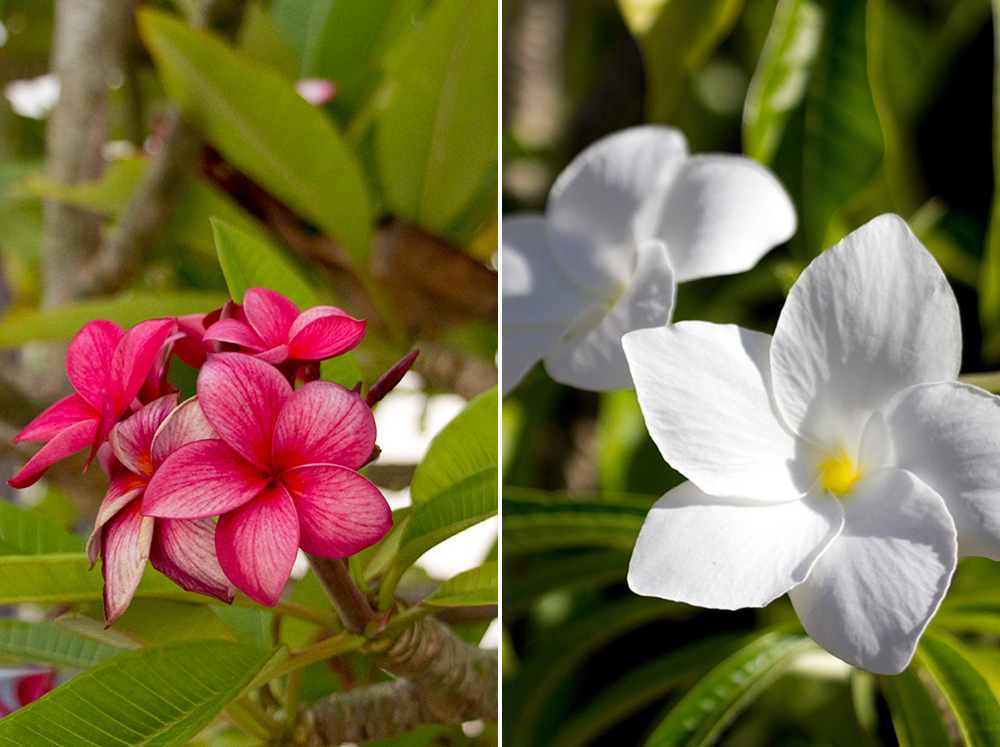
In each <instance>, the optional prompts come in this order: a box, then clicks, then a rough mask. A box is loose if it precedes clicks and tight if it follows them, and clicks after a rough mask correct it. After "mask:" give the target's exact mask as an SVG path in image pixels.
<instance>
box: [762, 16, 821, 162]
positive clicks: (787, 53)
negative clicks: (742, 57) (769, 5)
mask: <svg viewBox="0 0 1000 747" xmlns="http://www.w3.org/2000/svg"><path fill="white" fill-rule="evenodd" d="M822 33H823V10H822V8H820V6H819V5H817V4H816V3H815V2H813V1H812V0H779V2H778V6H777V8H776V9H775V11H774V21H773V22H772V24H771V30H770V31H769V32H768V35H767V41H766V42H765V44H764V50H763V51H762V52H761V55H760V60H759V61H758V63H757V70H756V71H755V72H754V75H753V79H752V80H751V81H750V89H749V91H747V98H746V104H745V107H744V110H743V152H744V153H746V154H747V155H748V156H750V157H751V158H756V159H757V160H758V161H760V162H761V163H764V164H770V163H771V161H772V159H773V158H774V154H775V152H776V151H777V150H778V145H779V143H780V142H781V136H782V135H783V134H784V130H785V123H786V122H787V121H788V117H789V114H790V113H791V112H792V110H793V109H796V108H797V107H798V106H799V105H800V104H801V103H802V101H803V99H804V98H805V94H806V88H807V86H808V83H809V73H810V71H811V70H812V64H813V62H814V61H815V59H816V54H817V53H818V52H819V47H820V43H821V41H822Z"/></svg>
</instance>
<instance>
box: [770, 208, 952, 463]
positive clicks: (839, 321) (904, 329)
mask: <svg viewBox="0 0 1000 747" xmlns="http://www.w3.org/2000/svg"><path fill="white" fill-rule="evenodd" d="M961 346H962V336H961V327H960V323H959V317H958V305H957V304H956V302H955V295H954V293H952V290H951V287H950V286H949V285H948V281H947V280H946V279H945V276H944V273H943V272H941V268H940V267H938V265H937V262H935V261H934V258H933V257H931V255H930V253H929V252H928V251H927V250H926V249H924V247H923V246H922V245H921V244H920V242H919V241H917V239H916V237H915V236H914V235H913V233H912V232H911V231H910V229H909V227H907V225H906V223H904V222H903V221H902V219H900V218H899V217H897V216H895V215H883V216H880V217H878V218H875V219H874V220H872V221H871V222H869V223H867V224H865V225H864V226H862V227H861V228H859V229H857V230H856V231H854V232H853V233H851V234H850V235H849V236H847V238H845V239H844V240H843V241H841V242H840V243H839V244H837V245H836V246H834V247H832V248H830V249H827V250H826V251H825V252H823V254H821V255H820V256H819V257H817V258H816V259H815V260H813V262H812V263H811V264H810V265H809V267H807V268H806V269H805V271H804V272H803V273H802V275H801V276H800V277H799V279H798V281H797V282H796V283H795V285H794V286H793V287H792V290H791V292H790V293H789V294H788V300H787V301H786V302H785V308H784V309H783V310H782V312H781V316H780V317H779V318H778V324H777V326H776V327H775V332H774V342H773V343H772V345H771V371H772V373H773V375H774V398H775V401H776V402H777V404H778V409H779V410H780V411H781V414H782V415H783V416H784V418H785V421H786V422H787V423H788V424H789V425H790V426H791V427H792V429H793V430H795V431H796V432H797V433H799V434H800V435H801V436H803V437H804V438H807V439H810V440H812V441H814V442H815V443H816V444H817V445H818V446H822V447H824V448H828V449H833V450H837V449H840V448H848V447H853V446H855V445H856V444H857V443H858V442H859V439H860V437H861V431H862V429H863V428H864V424H865V422H866V421H867V420H868V417H869V416H870V415H871V413H873V412H874V411H875V410H877V409H878V408H879V407H880V406H881V405H882V404H883V403H884V402H885V401H886V400H887V399H888V398H889V397H891V396H893V395H894V394H896V393H897V392H900V391H902V390H903V389H905V388H906V387H908V386H910V385H912V384H919V383H923V382H928V381H946V380H950V379H954V378H955V377H956V376H957V375H958V369H959V363H960V358H961Z"/></svg>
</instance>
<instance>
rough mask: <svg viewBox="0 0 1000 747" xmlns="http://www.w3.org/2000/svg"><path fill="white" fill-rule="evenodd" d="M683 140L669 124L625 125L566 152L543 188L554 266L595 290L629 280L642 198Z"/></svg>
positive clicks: (676, 156)
mask: <svg viewBox="0 0 1000 747" xmlns="http://www.w3.org/2000/svg"><path fill="white" fill-rule="evenodd" d="M686 156H687V142H686V141H685V140H684V136H683V135H682V134H681V133H680V131H678V130H675V129H672V128H669V127H657V126H644V127H632V128H630V129H627V130H622V131H621V132H616V133H614V134H613V135H609V136H608V137H604V138H601V139H600V140H598V141H597V142H595V143H593V144H592V145H591V146H590V147H588V148H587V149H586V150H584V151H583V152H582V153H580V155H578V156H577V157H576V158H574V159H573V161H572V163H570V165H569V166H567V167H566V169H565V171H563V172H562V173H561V174H560V175H559V178H558V179H556V182H555V184H554V185H553V186H552V190H551V191H550V192H549V201H548V205H547V206H546V210H545V214H546V217H547V218H548V225H549V243H550V245H551V246H552V251H553V254H554V255H555V258H556V261H557V262H558V263H559V266H560V267H562V268H563V270H564V271H565V272H566V274H567V275H569V276H570V277H571V278H572V279H573V281H574V282H575V283H577V284H578V285H579V286H580V287H582V288H587V289H588V290H590V291H592V292H594V293H597V294H598V295H601V296H606V295H608V294H613V293H616V292H617V291H618V290H620V289H621V287H622V286H623V285H624V284H625V282H626V281H627V280H628V276H629V272H630V270H631V269H632V263H633V254H634V252H635V248H636V239H635V233H634V227H633V224H634V222H635V218H636V215H637V213H638V211H639V209H640V207H641V205H642V203H643V201H644V200H645V199H646V198H647V197H649V195H650V194H652V193H653V191H654V189H655V188H656V186H657V185H658V184H660V183H665V182H667V181H669V180H670V179H671V178H672V176H673V173H674V172H675V171H676V169H677V168H678V167H679V166H680V164H681V163H682V162H683V161H684V158H685V157H686Z"/></svg>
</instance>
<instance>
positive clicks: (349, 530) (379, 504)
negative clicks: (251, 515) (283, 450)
mask: <svg viewBox="0 0 1000 747" xmlns="http://www.w3.org/2000/svg"><path fill="white" fill-rule="evenodd" d="M281 482H282V483H283V484H284V486H285V487H286V488H287V489H288V492H289V493H290V494H291V496H292V498H293V499H294V500H295V510H296V511H297V512H298V515H299V533H300V537H299V545H300V546H301V547H302V549H303V550H305V551H306V552H308V553H312V554H313V555H319V556H320V557H323V558H346V557H347V556H348V555H353V554H354V553H356V552H360V551H361V550H364V549H365V548H366V547H370V546H371V545H374V544H375V543H376V542H378V541H379V540H380V539H382V537H383V536H385V533H386V532H388V531H389V528H390V527H391V526H392V511H391V510H390V509H389V504H388V503H386V500H385V497H384V496H383V495H382V493H381V492H379V489H378V488H376V487H375V486H374V485H373V484H372V483H371V482H370V481H369V480H367V479H366V478H364V477H362V476H361V475H359V474H358V473H357V472H355V471H353V470H350V469H346V468H344V467H337V466H334V465H332V464H311V465H308V466H306V467H297V468H295V469H290V470H287V471H286V472H283V473H282V474H281Z"/></svg>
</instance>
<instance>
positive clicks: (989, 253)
mask: <svg viewBox="0 0 1000 747" xmlns="http://www.w3.org/2000/svg"><path fill="white" fill-rule="evenodd" d="M990 5H991V7H992V8H993V38H994V39H996V40H1000V0H991V2H990ZM992 157H993V170H994V171H995V172H997V173H1000V43H998V44H996V45H995V49H994V52H993V153H992ZM979 321H980V324H981V325H982V328H983V350H984V352H985V353H986V354H987V355H988V356H989V357H990V358H991V359H993V360H996V359H997V358H998V357H1000V189H996V188H994V189H993V201H992V205H991V206H990V224H989V231H988V233H987V236H986V252H985V256H984V257H983V263H982V268H981V277H980V280H979Z"/></svg>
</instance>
